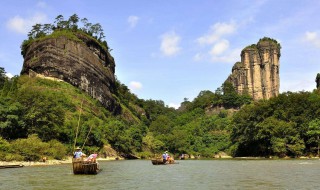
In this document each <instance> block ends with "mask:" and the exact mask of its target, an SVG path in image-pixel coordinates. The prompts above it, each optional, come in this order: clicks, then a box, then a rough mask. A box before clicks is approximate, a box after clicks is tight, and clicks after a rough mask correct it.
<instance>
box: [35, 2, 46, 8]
mask: <svg viewBox="0 0 320 190" xmlns="http://www.w3.org/2000/svg"><path fill="white" fill-rule="evenodd" d="M37 7H40V8H46V7H47V4H46V2H44V1H39V2H38V3H37Z"/></svg>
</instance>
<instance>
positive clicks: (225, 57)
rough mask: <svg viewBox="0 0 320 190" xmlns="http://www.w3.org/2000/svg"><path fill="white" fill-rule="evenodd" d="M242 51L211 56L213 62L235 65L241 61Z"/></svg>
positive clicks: (235, 50)
mask: <svg viewBox="0 0 320 190" xmlns="http://www.w3.org/2000/svg"><path fill="white" fill-rule="evenodd" d="M240 53H241V49H240V48H236V49H233V50H231V51H228V52H225V53H224V54H222V55H213V54H212V56H211V61H212V62H221V63H235V62H237V61H239V60H240Z"/></svg>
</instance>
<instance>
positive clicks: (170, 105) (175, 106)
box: [169, 103, 180, 109]
mask: <svg viewBox="0 0 320 190" xmlns="http://www.w3.org/2000/svg"><path fill="white" fill-rule="evenodd" d="M169 107H170V108H174V109H178V108H179V107H180V105H179V104H175V103H170V104H169Z"/></svg>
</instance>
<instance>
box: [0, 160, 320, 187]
mask: <svg viewBox="0 0 320 190" xmlns="http://www.w3.org/2000/svg"><path fill="white" fill-rule="evenodd" d="M178 162H179V164H172V165H157V166H154V165H152V164H151V161H150V160H124V161H100V166H101V168H102V169H103V170H102V171H101V172H100V173H99V174H98V175H73V173H72V165H71V164H63V165H54V166H30V167H23V168H10V169H1V170H0V176H1V180H0V189H1V190H2V189H3V190H10V189H14V190H24V189H25V190H29V189H30V190H31V189H32V190H43V189H46V190H51V189H52V190H96V189H99V190H102V189H108V190H110V189H117V190H118V189H120V190H121V189H125V190H127V189H143V190H144V189H145V190H150V189H156V190H157V189H159V190H162V189H163V190H169V189H170V190H171V189H198V190H202V189H203V190H206V189H219V190H220V189H245V190H250V189H259V190H260V189H294V190H296V189H320V184H319V182H320V180H319V178H320V160H318V159H313V160H252V159H249V160H243V159H240V160H236V159H230V160H223V159H221V160H181V161H180V160H179V161H178Z"/></svg>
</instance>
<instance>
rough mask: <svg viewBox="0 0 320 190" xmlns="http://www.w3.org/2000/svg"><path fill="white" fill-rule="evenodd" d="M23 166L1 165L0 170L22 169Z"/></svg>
mask: <svg viewBox="0 0 320 190" xmlns="http://www.w3.org/2000/svg"><path fill="white" fill-rule="evenodd" d="M23 166H24V165H22V164H20V165H1V166H0V169H6V168H22V167H23Z"/></svg>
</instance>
